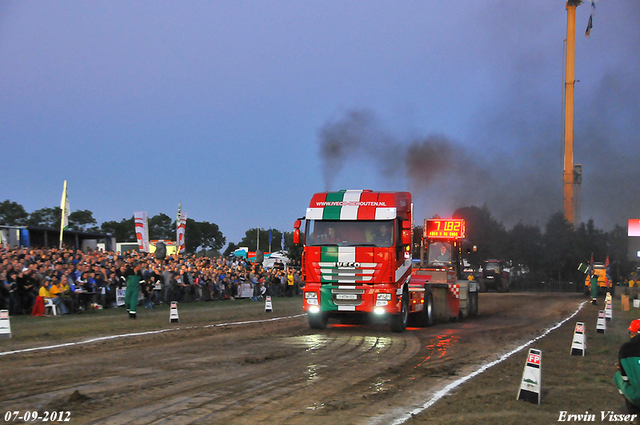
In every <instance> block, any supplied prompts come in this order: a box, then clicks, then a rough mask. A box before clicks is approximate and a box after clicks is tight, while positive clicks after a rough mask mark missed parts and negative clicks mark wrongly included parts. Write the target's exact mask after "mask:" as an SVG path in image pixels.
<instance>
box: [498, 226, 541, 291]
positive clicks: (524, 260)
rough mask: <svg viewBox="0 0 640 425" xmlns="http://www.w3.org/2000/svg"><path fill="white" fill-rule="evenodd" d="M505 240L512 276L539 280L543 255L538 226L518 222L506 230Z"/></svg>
mask: <svg viewBox="0 0 640 425" xmlns="http://www.w3.org/2000/svg"><path fill="white" fill-rule="evenodd" d="M507 241H508V242H507V248H508V249H507V251H508V253H509V255H508V256H507V259H509V260H511V263H512V276H514V278H523V279H529V280H532V281H540V280H541V277H542V276H541V274H540V271H541V270H542V264H543V257H544V246H543V238H542V232H541V231H540V228H539V227H538V226H533V225H527V224H522V223H518V224H516V225H515V226H513V228H512V229H511V230H510V231H509V232H508V237H507Z"/></svg>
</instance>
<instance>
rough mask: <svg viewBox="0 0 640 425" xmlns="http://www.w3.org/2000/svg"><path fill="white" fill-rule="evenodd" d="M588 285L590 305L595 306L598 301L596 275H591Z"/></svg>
mask: <svg viewBox="0 0 640 425" xmlns="http://www.w3.org/2000/svg"><path fill="white" fill-rule="evenodd" d="M589 284H590V285H591V304H593V305H597V304H598V303H597V302H596V300H597V299H598V275H597V274H595V273H594V274H592V275H591V277H590V278H589Z"/></svg>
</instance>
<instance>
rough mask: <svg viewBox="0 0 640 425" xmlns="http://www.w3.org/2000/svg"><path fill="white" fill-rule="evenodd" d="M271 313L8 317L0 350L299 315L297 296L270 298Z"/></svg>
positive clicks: (192, 310)
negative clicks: (172, 317) (8, 334)
mask: <svg viewBox="0 0 640 425" xmlns="http://www.w3.org/2000/svg"><path fill="white" fill-rule="evenodd" d="M272 305H273V312H270V313H267V312H265V302H264V300H261V301H259V302H253V301H251V300H250V299H239V300H227V301H211V302H194V303H184V304H179V305H178V315H179V318H180V321H179V323H171V322H170V321H169V311H170V309H169V306H168V305H161V306H156V307H155V308H153V309H146V308H144V307H143V306H139V307H138V312H137V313H138V314H137V316H138V317H137V319H136V320H135V321H134V320H131V319H129V316H128V314H127V312H126V310H125V309H124V308H122V307H121V308H114V309H106V310H90V311H85V312H83V313H82V314H73V315H64V316H51V317H32V316H12V317H11V319H10V320H11V333H12V337H11V338H10V339H9V338H5V339H0V351H9V350H14V349H16V348H21V347H26V346H39V345H42V344H51V343H61V342H70V341H77V340H79V339H87V338H93V337H102V336H108V335H117V334H123V333H129V332H145V331H156V330H161V329H170V328H172V327H177V326H182V327H184V326H201V325H207V324H213V323H221V322H227V321H238V320H255V319H265V318H269V317H277V316H286V315H293V314H301V313H302V300H301V299H300V297H293V298H286V297H285V298H273V299H272Z"/></svg>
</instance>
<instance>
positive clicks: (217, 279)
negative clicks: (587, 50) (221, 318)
mask: <svg viewBox="0 0 640 425" xmlns="http://www.w3.org/2000/svg"><path fill="white" fill-rule="evenodd" d="M136 262H137V263H140V264H141V265H142V274H143V279H144V283H143V284H142V285H141V289H142V291H141V293H142V297H141V298H142V299H141V303H144V305H145V307H147V308H153V307H154V306H156V305H159V304H170V303H171V302H172V301H179V302H195V301H222V300H231V299H234V298H237V297H238V296H239V295H242V296H243V297H247V290H246V289H247V288H249V287H250V294H249V295H250V296H251V299H252V300H254V301H258V300H259V299H260V298H262V297H265V296H267V295H270V296H274V297H279V296H294V295H298V294H300V293H301V287H302V286H303V283H302V280H301V278H300V272H299V270H296V267H295V265H294V264H290V265H289V266H285V265H284V264H283V263H281V262H277V263H276V264H275V265H274V266H273V267H272V268H270V269H264V268H263V267H262V265H261V264H254V263H251V262H249V261H247V260H246V259H243V258H239V257H227V258H222V257H218V258H209V257H204V256H200V257H198V256H195V255H172V256H168V257H167V258H164V259H156V258H155V257H154V256H153V255H152V254H144V253H138V252H127V253H124V254H123V253H119V252H112V251H106V252H105V251H101V250H95V251H92V250H88V251H86V252H83V251H80V250H76V249H69V248H64V247H63V248H62V249H58V248H6V247H3V246H2V245H1V244H0V309H5V310H9V312H10V314H11V315H18V314H31V313H32V312H33V311H34V305H35V304H36V299H37V297H38V296H40V297H42V298H44V299H46V298H51V299H52V301H53V302H54V304H56V305H57V306H58V308H59V310H60V312H61V314H65V313H78V312H82V311H84V310H86V309H87V308H90V307H92V306H95V307H99V308H114V307H117V306H118V305H119V304H121V303H119V302H118V297H117V293H118V290H121V289H123V288H124V287H125V283H126V281H125V278H124V276H125V272H126V271H127V269H128V268H132V266H133V264H134V263H136ZM243 284H244V285H243ZM241 291H242V293H241Z"/></svg>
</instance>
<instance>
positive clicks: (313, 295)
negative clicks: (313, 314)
mask: <svg viewBox="0 0 640 425" xmlns="http://www.w3.org/2000/svg"><path fill="white" fill-rule="evenodd" d="M304 299H305V300H306V301H307V304H309V305H318V293H317V292H305V293H304Z"/></svg>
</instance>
